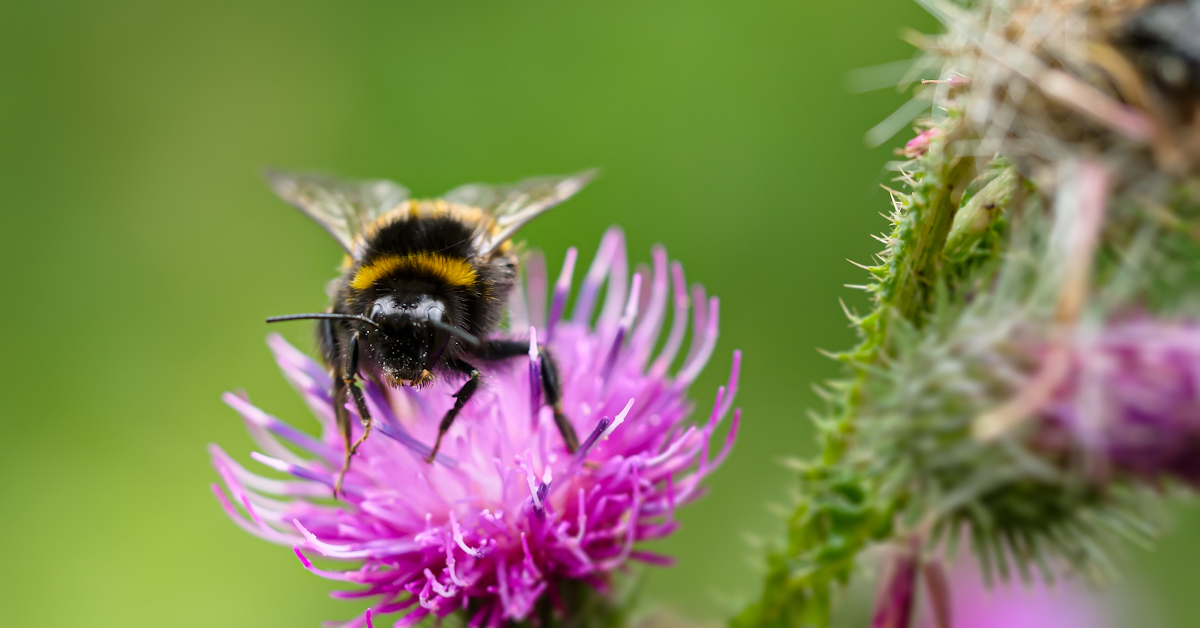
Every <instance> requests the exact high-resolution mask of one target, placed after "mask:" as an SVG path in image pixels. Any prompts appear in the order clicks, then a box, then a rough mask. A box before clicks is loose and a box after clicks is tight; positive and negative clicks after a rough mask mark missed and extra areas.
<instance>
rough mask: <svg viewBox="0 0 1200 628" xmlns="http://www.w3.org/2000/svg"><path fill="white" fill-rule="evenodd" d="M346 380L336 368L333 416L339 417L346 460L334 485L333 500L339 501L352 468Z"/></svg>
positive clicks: (338, 425) (338, 424)
mask: <svg viewBox="0 0 1200 628" xmlns="http://www.w3.org/2000/svg"><path fill="white" fill-rule="evenodd" d="M347 388H348V387H347V386H346V380H344V379H343V378H342V370H341V368H340V367H339V368H335V369H334V373H333V415H334V416H335V417H337V427H338V431H339V432H341V433H342V445H343V449H342V451H344V452H345V456H346V457H345V459H344V460H343V461H342V471H341V472H340V473H338V476H337V482H336V483H334V485H333V498H334V499H337V498H338V495H341V493H342V478H344V477H345V476H346V470H347V469H349V468H350V411H349V410H347V409H346V392H347Z"/></svg>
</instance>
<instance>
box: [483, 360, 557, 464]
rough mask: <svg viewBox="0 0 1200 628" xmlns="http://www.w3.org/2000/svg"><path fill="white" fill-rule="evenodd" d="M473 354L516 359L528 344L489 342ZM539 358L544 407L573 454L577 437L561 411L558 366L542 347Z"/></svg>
mask: <svg viewBox="0 0 1200 628" xmlns="http://www.w3.org/2000/svg"><path fill="white" fill-rule="evenodd" d="M475 353H476V355H478V356H479V357H481V358H483V359H485V360H506V359H510V358H516V357H520V356H523V355H527V354H528V353H529V342H528V341H526V342H521V341H519V340H489V341H487V342H485V343H483V344H482V345H480V347H479V349H477V350H476V351H475ZM541 356H542V390H543V391H544V392H545V394H546V405H548V406H550V409H551V410H553V411H554V425H555V426H556V427H558V433H559V434H561V435H562V439H563V444H565V445H566V446H567V451H569V452H570V453H575V451H576V450H578V449H579V435H577V434H576V433H575V428H574V427H572V426H571V421H570V420H569V419H568V418H567V415H566V414H565V413H564V412H563V409H562V385H561V384H559V380H558V364H557V363H556V362H555V361H554V356H552V355H550V352H549V351H547V350H546V349H545V348H544V347H542V348H541Z"/></svg>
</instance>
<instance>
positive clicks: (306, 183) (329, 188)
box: [264, 170, 409, 255]
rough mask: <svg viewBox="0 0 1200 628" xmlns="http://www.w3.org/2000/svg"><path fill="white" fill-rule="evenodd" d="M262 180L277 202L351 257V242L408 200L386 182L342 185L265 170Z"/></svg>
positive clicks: (336, 181)
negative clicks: (315, 226) (316, 227)
mask: <svg viewBox="0 0 1200 628" xmlns="http://www.w3.org/2000/svg"><path fill="white" fill-rule="evenodd" d="M264 176H265V177H266V179H267V183H269V184H270V185H271V189H273V190H275V194H277V195H279V198H281V199H283V200H284V201H287V202H288V204H290V205H292V206H294V207H295V208H296V209H299V210H300V211H302V212H304V213H305V214H306V215H308V217H309V218H312V219H313V220H315V221H317V224H319V225H321V226H322V227H324V228H325V230H326V231H328V232H329V235H331V236H333V239H335V240H337V242H338V244H340V245H342V248H343V249H345V250H346V252H347V253H350V254H352V255H353V249H354V240H355V238H357V237H358V236H359V235H362V234H363V233H364V231H365V230H366V229H367V227H369V226H370V225H372V224H373V223H374V222H375V221H376V219H378V218H379V217H380V216H382V215H383V214H384V213H386V212H387V211H388V210H390V209H392V208H394V207H396V206H397V205H399V204H400V203H402V202H404V201H405V200H407V199H408V197H409V192H408V189H407V188H405V187H404V186H402V185H400V184H398V183H394V182H392V181H388V180H386V179H375V180H370V181H344V180H340V179H336V178H334V177H331V176H328V175H323V174H313V173H291V172H280V171H278V170H268V171H266V172H265V173H264Z"/></svg>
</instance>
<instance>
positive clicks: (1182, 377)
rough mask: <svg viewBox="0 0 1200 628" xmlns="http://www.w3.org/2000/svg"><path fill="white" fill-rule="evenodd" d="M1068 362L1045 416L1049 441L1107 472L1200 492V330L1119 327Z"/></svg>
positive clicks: (1076, 350)
mask: <svg viewBox="0 0 1200 628" xmlns="http://www.w3.org/2000/svg"><path fill="white" fill-rule="evenodd" d="M1069 356H1070V357H1069V358H1068V360H1069V362H1068V364H1069V366H1068V367H1067V369H1066V374H1065V376H1064V381H1063V382H1062V383H1061V384H1060V385H1059V386H1058V387H1057V390H1056V392H1055V393H1054V395H1053V397H1052V398H1051V399H1050V400H1049V401H1048V403H1047V404H1046V405H1045V406H1044V407H1043V410H1042V413H1041V414H1042V416H1043V419H1044V420H1045V422H1046V425H1047V429H1046V433H1045V434H1043V439H1045V440H1047V441H1048V442H1050V443H1054V442H1058V443H1060V444H1061V443H1062V441H1064V440H1066V441H1068V442H1070V443H1071V444H1072V446H1074V447H1080V448H1082V449H1083V450H1084V451H1086V452H1088V453H1089V454H1091V457H1092V461H1093V462H1098V463H1102V465H1103V469H1106V470H1113V471H1119V472H1123V473H1126V474H1129V475H1132V476H1135V477H1141V478H1145V479H1149V480H1154V479H1157V478H1160V477H1173V478H1176V479H1179V480H1183V481H1185V482H1189V483H1191V484H1192V485H1200V325H1197V324H1195V323H1190V322H1158V321H1153V320H1148V319H1141V320H1132V321H1125V322H1119V323H1114V324H1110V325H1107V326H1105V327H1104V328H1101V329H1098V330H1095V331H1091V332H1087V333H1085V334H1083V335H1082V336H1081V337H1080V338H1078V339H1076V340H1074V341H1073V342H1072V344H1071V348H1070V350H1069ZM1064 437H1065V438H1064Z"/></svg>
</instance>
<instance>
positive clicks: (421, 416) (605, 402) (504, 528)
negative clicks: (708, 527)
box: [211, 229, 740, 628]
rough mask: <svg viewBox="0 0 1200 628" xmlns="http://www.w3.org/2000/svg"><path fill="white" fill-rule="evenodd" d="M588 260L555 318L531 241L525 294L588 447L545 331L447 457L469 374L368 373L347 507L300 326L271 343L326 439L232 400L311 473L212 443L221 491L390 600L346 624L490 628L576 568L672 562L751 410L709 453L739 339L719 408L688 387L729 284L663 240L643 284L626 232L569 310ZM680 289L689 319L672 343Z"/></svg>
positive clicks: (563, 284)
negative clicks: (367, 417) (415, 386)
mask: <svg viewBox="0 0 1200 628" xmlns="http://www.w3.org/2000/svg"><path fill="white" fill-rule="evenodd" d="M575 258H576V254H575V250H574V249H572V250H571V251H569V252H568V255H567V260H566V263H565V264H564V268H563V271H562V274H561V275H560V277H559V280H558V282H557V283H556V284H555V285H554V288H553V297H552V299H551V304H550V307H549V312H548V313H547V311H546V309H545V301H546V293H547V283H546V278H545V268H544V263H542V262H541V258H540V257H535V256H531V260H530V263H529V264H528V268H527V274H528V281H527V282H526V285H524V286H522V287H521V288H520V289H518V290H517V291H516V293H515V294H514V295H513V299H512V302H511V308H510V309H511V326H510V327H511V329H514V330H524V329H530V328H531V326H532V327H533V328H534V329H536V332H535V333H536V336H538V337H540V338H541V339H542V340H543V346H544V347H546V348H548V349H549V350H550V351H551V352H553V354H554V356H555V358H556V360H557V361H558V364H559V366H560V369H561V371H562V373H561V375H562V380H563V389H564V400H563V402H564V408H565V410H566V413H567V415H568V416H569V417H570V418H571V420H572V422H573V423H574V425H575V428H576V430H577V431H579V432H580V433H581V434H589V435H590V436H588V438H587V439H586V441H585V442H584V444H583V446H582V447H581V449H580V450H579V451H578V452H577V453H576V454H575V455H571V454H569V453H567V451H566V450H565V449H564V447H563V446H562V444H561V438H560V437H559V435H558V431H557V429H556V428H555V426H554V422H553V417H552V414H551V412H550V409H549V408H546V407H541V406H542V403H541V397H540V390H539V387H537V386H531V381H532V382H537V381H539V380H538V379H537V377H536V369H537V368H538V366H537V365H538V363H539V362H538V358H537V357H536V356H537V351H536V347H535V346H534V345H532V343H531V350H530V354H531V358H530V359H529V360H528V361H524V362H525V363H524V364H519V365H517V364H514V365H511V366H509V367H508V368H503V367H502V368H497V369H493V370H492V371H490V372H489V373H488V374H487V379H485V387H484V388H482V389H481V390H480V392H479V393H478V394H477V395H476V397H475V398H474V399H472V401H471V403H470V404H468V405H467V406H466V408H464V410H463V412H462V413H461V414H460V415H459V419H458V421H457V422H456V423H455V424H454V426H453V428H451V431H450V433H449V434H448V435H447V439H446V442H445V444H444V446H443V447H442V453H441V454H440V455H439V456H438V458H437V461H436V462H435V464H433V465H429V464H427V463H425V461H424V460H423V458H424V456H425V455H426V454H427V453H428V451H429V448H428V445H427V443H429V442H432V440H433V437H434V435H435V434H436V431H437V425H438V422H439V420H440V419H441V417H442V415H443V413H444V412H445V411H446V410H447V409H448V408H449V407H450V405H451V404H452V403H453V401H454V399H453V397H451V394H452V393H453V392H454V386H453V385H449V384H446V383H445V382H438V383H435V384H434V385H432V386H430V387H428V388H426V389H425V390H422V391H414V390H412V389H409V388H405V389H401V390H395V389H390V388H389V389H380V388H378V387H376V386H374V385H373V384H371V383H370V382H367V383H365V392H366V394H367V400H368V404H369V407H370V410H371V412H372V414H373V415H374V420H375V424H376V432H377V433H376V435H375V436H373V437H372V438H370V439H369V440H368V441H367V442H366V443H365V444H364V445H363V447H362V448H361V449H360V450H359V454H358V455H357V456H356V457H355V459H354V464H353V465H352V467H351V470H350V472H349V474H347V476H346V482H345V486H344V488H345V501H344V502H330V501H329V500H328V497H329V495H330V488H331V487H332V486H333V481H334V476H335V474H336V472H337V470H338V468H339V466H340V462H341V445H340V443H341V440H340V437H339V436H338V434H337V430H336V429H335V426H334V412H333V407H332V400H331V396H330V383H331V382H330V378H329V376H328V374H327V373H326V370H325V369H324V367H322V366H321V365H320V364H318V363H317V362H315V361H313V360H312V359H310V358H308V357H307V356H305V355H304V354H302V353H301V352H299V351H297V350H296V349H295V348H293V347H292V346H291V345H289V344H288V343H287V342H286V341H284V340H283V338H281V337H279V336H271V337H270V338H269V339H268V344H269V345H270V347H271V349H272V351H274V353H275V357H276V360H277V362H278V363H279V365H280V367H281V368H282V369H283V373H284V376H285V377H286V378H287V379H288V381H290V382H291V383H292V385H293V386H294V387H295V388H296V389H297V390H298V391H299V392H300V394H301V395H302V396H303V398H304V400H305V401H306V402H307V403H308V405H309V407H310V408H311V409H312V410H313V412H314V414H315V415H316V417H317V419H318V420H319V421H320V423H321V427H322V433H321V437H320V438H314V437H311V436H309V435H307V434H306V433H304V432H301V431H299V430H297V429H295V428H293V427H291V426H290V425H288V424H286V423H284V422H282V421H280V420H279V419H276V418H275V417H272V416H270V415H268V414H266V413H264V412H263V411H261V410H259V409H258V408H256V407H254V406H252V405H251V404H250V402H249V401H247V400H245V399H243V398H241V397H238V396H235V395H232V394H227V395H226V396H225V401H226V403H228V404H229V405H230V406H232V407H233V408H234V409H235V410H237V411H238V412H239V413H241V415H242V416H243V418H244V419H245V422H246V425H247V427H248V428H249V430H250V432H251V435H252V436H253V437H254V438H255V440H256V442H257V443H258V444H259V445H260V447H261V448H262V451H263V453H259V452H254V453H252V454H251V457H252V458H254V459H255V460H257V461H258V462H260V463H262V464H264V465H266V466H267V467H270V468H272V469H274V470H276V471H281V472H283V473H286V474H289V475H291V476H293V479H288V480H279V479H268V478H265V477H261V476H258V475H255V474H252V473H250V472H249V471H247V470H246V469H244V468H243V467H242V466H241V465H239V464H238V463H237V462H235V461H234V460H233V459H232V458H230V457H229V456H228V455H226V454H225V452H223V451H222V450H221V449H220V448H219V447H217V446H216V445H213V446H212V448H211V453H212V458H213V464H214V466H215V467H216V469H217V471H218V472H219V473H220V475H221V478H222V480H223V481H224V484H225V486H226V487H227V489H228V492H229V494H230V495H231V496H232V499H228V498H227V497H226V494H225V492H224V491H222V490H221V489H220V488H219V487H217V486H215V485H214V490H215V492H216V494H217V496H218V498H219V499H220V501H221V503H222V504H223V505H224V507H225V509H226V511H227V512H228V513H229V515H230V517H231V518H232V519H233V520H234V522H235V523H237V524H238V525H239V526H241V527H242V528H243V529H245V530H246V531H248V532H250V533H251V534H254V535H256V536H259V537H261V538H263V539H266V540H268V541H272V542H275V543H280V544H284V545H291V546H293V547H294V550H295V553H296V555H297V556H298V557H299V559H300V561H301V562H302V563H303V565H304V567H305V568H307V569H309V570H310V571H312V572H313V573H315V574H317V575H320V576H322V577H325V578H329V579H332V580H338V581H342V582H346V583H349V584H351V585H357V587H358V588H355V589H353V590H349V591H339V592H336V593H335V596H337V597H344V598H351V599H353V598H376V601H375V602H374V606H373V609H369V610H367V611H365V612H364V613H363V614H361V615H359V616H357V617H355V618H354V619H351V620H350V621H348V622H347V623H344V624H342V625H343V626H344V627H345V628H359V627H361V626H364V625H367V624H368V622H370V621H371V620H372V619H376V620H377V619H378V616H379V615H380V614H386V613H395V612H399V611H402V610H405V609H408V612H407V614H406V615H404V616H403V617H402V618H401V619H400V620H399V621H398V622H397V623H396V625H397V626H410V625H412V624H414V623H416V622H417V621H419V620H421V619H422V618H424V617H426V616H429V615H433V616H436V617H444V616H446V615H448V614H450V613H452V612H454V611H457V610H460V609H465V610H467V613H468V616H467V619H468V622H469V625H470V626H472V627H473V628H474V627H479V626H489V627H495V626H500V625H501V624H502V623H504V622H507V621H519V620H522V619H525V618H527V617H529V616H530V612H531V611H532V610H533V608H534V606H535V604H536V603H537V602H538V601H539V600H541V599H542V598H543V596H548V597H549V600H550V602H551V603H553V604H555V605H556V606H558V604H559V598H558V596H557V590H556V585H557V584H558V583H559V581H561V580H563V579H578V580H582V581H584V582H586V583H588V584H590V585H592V586H594V587H596V588H598V589H600V590H602V591H603V590H604V589H605V587H606V586H607V585H608V579H609V576H610V574H611V573H612V572H613V570H615V569H618V568H620V567H621V566H622V565H624V564H625V563H626V562H627V561H629V560H640V561H644V562H649V563H655V564H670V563H671V562H672V561H671V558H670V557H667V556H662V555H658V554H653V553H650V552H645V551H641V550H639V549H637V544H638V543H639V542H641V541H646V540H650V539H657V538H662V537H665V536H667V535H669V534H670V533H671V532H672V531H673V530H674V529H675V528H676V527H677V526H678V522H677V521H676V520H675V516H674V515H675V508H676V507H677V506H679V505H681V504H685V503H687V502H689V501H691V500H693V499H696V498H697V497H699V496H700V494H701V493H702V490H703V489H702V487H701V485H700V482H701V480H703V479H704V477H705V476H707V475H708V474H709V473H710V472H712V471H713V469H715V468H716V467H717V466H718V465H719V464H720V463H721V461H722V460H723V459H724V458H725V456H726V455H727V454H728V452H729V448H730V446H731V445H732V443H733V441H734V438H735V435H736V432H737V424H738V419H739V414H740V411H734V413H733V422H732V425H731V427H730V428H729V432H728V435H727V436H726V438H725V444H724V446H723V447H722V448H721V451H720V452H719V453H718V454H717V455H715V456H710V452H709V443H710V439H711V438H712V436H713V434H714V432H715V431H716V430H717V427H718V425H719V424H720V422H721V420H722V418H723V417H725V416H726V415H727V413H728V412H729V410H730V408H731V406H732V403H733V398H734V394H735V392H736V389H737V381H738V369H739V363H740V354H739V353H738V352H734V357H733V368H732V373H731V374H730V378H729V383H728V386H727V387H722V388H721V389H720V390H718V392H717V396H716V401H715V403H714V404H713V407H712V410H711V412H710V413H709V415H708V418H707V421H705V422H703V423H702V424H700V425H691V424H689V422H688V421H687V420H686V417H687V416H688V415H689V413H690V411H691V404H690V403H689V401H688V399H687V396H686V395H687V390H688V386H689V385H690V384H691V383H692V382H693V381H694V380H695V379H696V377H697V376H698V375H699V374H700V371H701V369H702V368H703V367H704V365H705V363H706V362H707V361H708V359H709V357H710V355H711V353H712V351H713V347H714V345H715V342H716V338H717V299H716V298H712V299H707V298H706V297H705V294H704V289H703V288H701V287H700V286H694V287H693V288H692V290H691V298H690V299H689V295H688V290H687V287H686V285H685V283H684V277H683V269H682V267H681V266H680V265H679V264H678V263H674V264H673V265H671V268H670V271H669V272H668V262H667V255H666V251H664V250H663V249H661V248H656V249H655V250H654V255H653V261H654V268H653V272H651V273H649V277H648V278H647V281H646V284H645V289H643V283H642V276H641V275H640V274H635V275H634V276H633V278H632V280H630V279H629V276H628V275H627V263H626V259H625V245H624V239H623V237H622V235H621V233H620V232H619V231H618V230H615V229H614V230H611V231H609V232H608V233H607V234H606V235H605V237H604V240H603V241H602V243H601V246H600V251H599V252H598V254H597V256H596V258H595V260H594V261H593V263H592V266H591V269H590V270H589V271H588V273H587V275H586V277H585V278H584V281H583V285H582V288H581V289H580V292H579V294H578V296H577V298H576V302H575V309H574V313H573V315H572V316H571V317H570V318H562V314H563V309H564V305H565V303H566V299H567V296H568V293H569V292H570V285H571V276H572V273H573V267H574V262H575ZM605 281H607V289H606V290H605V298H604V304H603V306H602V308H601V312H600V314H599V316H598V318H597V319H596V322H595V324H594V325H593V324H592V319H593V310H594V306H595V304H596V302H597V300H598V298H599V294H600V288H601V286H602V284H604V283H605ZM672 286H673V290H672ZM672 292H673V294H674V298H673V302H674V307H673V313H672V321H671V327H670V331H669V332H668V335H667V339H666V340H665V342H664V343H663V345H662V348H661V350H660V351H658V352H657V354H656V352H655V348H656V346H657V345H658V339H659V336H660V332H661V329H662V327H663V325H664V320H665V314H666V311H667V309H668V301H669V300H671V299H670V296H671V293H672ZM689 301H690V302H692V303H694V304H695V306H696V307H695V312H694V315H693V317H692V319H693V324H692V329H693V336H692V345H691V350H690V351H689V353H688V354H687V357H686V358H684V359H683V361H682V366H681V367H680V368H679V370H678V371H677V372H676V373H675V374H674V375H670V374H669V371H670V367H671V365H672V363H673V362H674V361H675V357H676V355H677V352H678V351H679V350H680V348H681V346H682V341H683V338H684V335H685V334H686V331H687V326H688V318H689V316H688V309H689ZM530 331H531V332H534V330H533V329H530ZM531 375H534V377H533V378H532V379H531V377H530V376H531ZM353 411H354V410H353V406H352V405H351V412H353ZM354 423H355V425H356V426H357V421H355V422H354ZM356 429H357V427H356ZM277 437H278V438H282V439H283V440H285V441H287V442H288V443H289V444H290V445H292V446H294V447H296V448H297V449H299V450H303V451H304V452H305V455H303V456H301V455H296V454H295V453H293V450H292V449H290V448H289V447H285V446H284V445H283V444H282V443H281V442H280V441H279V440H277V439H276V438H277ZM239 508H240V510H239ZM310 553H315V554H319V555H321V556H324V557H326V558H330V559H335V560H344V561H355V562H360V563H361V564H360V566H359V567H357V568H354V569H350V570H347V571H330V570H326V569H321V568H318V567H317V566H315V565H313V564H312V563H311V562H310V560H309V554H310Z"/></svg>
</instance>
